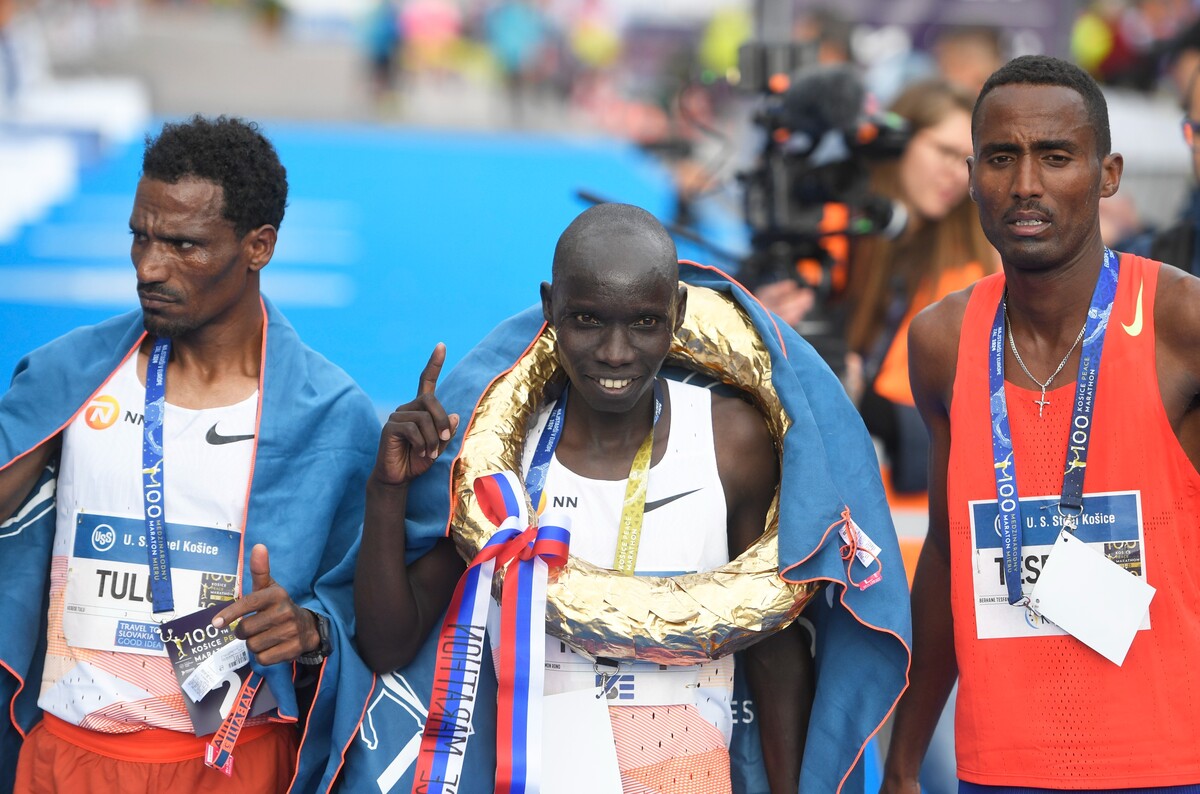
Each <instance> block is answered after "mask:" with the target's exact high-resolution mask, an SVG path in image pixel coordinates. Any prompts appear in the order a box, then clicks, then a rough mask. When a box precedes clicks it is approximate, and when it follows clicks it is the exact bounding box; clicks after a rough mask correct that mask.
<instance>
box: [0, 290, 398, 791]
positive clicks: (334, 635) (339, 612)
mask: <svg viewBox="0 0 1200 794" xmlns="http://www.w3.org/2000/svg"><path fill="white" fill-rule="evenodd" d="M263 311H264V314H265V321H266V324H265V330H264V333H265V335H266V351H265V355H264V360H263V363H262V366H263V375H262V384H263V393H262V411H261V416H260V417H259V427H258V438H257V439H256V442H255V443H256V444H257V449H256V452H255V458H254V470H253V477H252V481H251V486H250V501H249V507H248V511H247V519H246V528H245V535H244V542H243V552H244V561H243V562H244V565H243V570H244V571H246V579H245V583H244V586H245V587H246V589H247V592H248V590H249V586H250V582H249V570H250V550H251V548H253V546H254V544H256V543H263V544H266V546H267V549H268V551H269V552H270V555H271V575H272V576H273V577H274V578H275V580H276V581H278V582H279V583H280V584H281V585H282V586H283V587H284V588H285V589H286V590H287V592H288V593H289V594H290V595H291V597H292V599H293V600H294V601H295V602H296V603H297V604H299V605H300V606H302V607H305V608H308V609H311V610H313V611H314V612H319V613H321V614H324V615H326V616H327V617H329V619H330V624H331V631H330V634H331V636H330V641H331V642H332V644H333V648H334V651H333V654H332V655H331V656H330V657H329V658H328V659H326V661H325V663H324V665H323V669H322V670H321V676H320V681H319V683H318V685H317V686H318V688H317V692H316V694H315V697H314V702H313V705H312V709H311V711H310V713H309V717H308V722H307V728H306V730H305V733H304V738H303V742H302V745H301V748H300V756H299V762H298V769H297V773H296V777H295V780H294V781H293V783H292V787H291V788H292V790H293V791H298V792H311V791H325V790H327V789H328V788H329V787H330V785H331V783H332V780H333V777H334V775H336V773H337V770H338V768H339V767H340V765H341V760H342V754H343V752H344V749H345V746H346V744H347V743H348V742H349V741H350V738H351V736H352V735H353V733H354V730H355V727H356V726H357V724H358V722H359V719H360V718H361V715H362V711H363V705H364V703H365V701H366V698H367V695H368V693H369V692H370V688H371V684H372V676H371V673H370V671H369V670H367V668H366V667H365V666H364V665H363V663H362V661H361V660H360V659H359V658H358V656H357V654H356V653H355V650H354V645H353V642H352V638H351V633H350V632H351V629H350V627H351V626H353V609H354V607H353V593H352V589H353V575H354V563H355V558H356V555H357V550H358V540H359V530H360V527H361V524H362V513H363V504H364V501H365V485H366V478H367V475H368V474H369V473H370V471H371V467H372V466H373V465H374V459H375V450H376V448H377V446H378V443H379V431H380V425H379V421H378V418H377V416H376V414H375V410H374V408H373V407H372V404H371V401H370V400H369V399H368V398H367V396H366V394H364V393H363V392H362V391H361V390H360V389H359V388H358V386H357V385H355V383H354V382H353V381H352V380H351V379H350V377H349V376H348V375H346V374H345V373H344V372H343V371H342V370H340V369H338V368H337V367H335V366H334V365H332V364H330V363H329V362H328V361H327V360H325V359H324V358H323V357H321V356H320V355H318V354H317V353H315V352H313V351H312V350H310V349H309V348H308V347H306V346H305V345H304V344H303V343H302V342H301V341H300V338H299V337H298V336H297V334H296V332H295V330H294V329H293V328H292V327H291V325H289V324H288V322H287V320H285V319H284V317H283V315H282V314H280V313H279V312H278V310H276V309H275V308H274V306H272V304H271V303H269V302H267V301H266V300H264V301H263ZM142 335H143V328H142V313H141V311H140V310H138V311H134V312H130V313H128V314H124V315H121V316H119V317H115V318H112V319H110V320H107V321H105V322H103V323H101V324H99V325H95V326H89V327H85V328H79V329H76V330H74V331H72V332H70V333H68V334H66V335H65V336H62V337H60V338H59V339H57V340H55V341H53V342H50V343H49V344H47V345H45V346H43V347H41V348H39V349H37V350H35V351H34V352H32V353H30V354H29V355H28V356H26V357H25V358H24V359H22V360H21V362H20V363H19V364H18V365H17V369H16V372H15V374H14V375H13V380H12V384H11V387H10V388H9V390H8V392H6V393H5V394H4V395H3V397H0V468H3V467H5V466H8V465H9V464H10V463H11V462H12V461H13V460H14V459H15V458H18V457H20V456H21V455H23V454H24V453H25V452H28V451H29V450H31V449H33V448H35V447H37V446H38V445H39V444H41V443H42V442H43V441H44V440H46V439H47V438H49V437H51V436H53V435H54V434H56V433H57V432H59V431H60V430H61V429H62V428H63V427H64V426H65V425H66V424H67V423H69V422H70V421H71V420H72V419H73V418H74V416H75V415H76V413H77V412H78V411H79V410H80V409H81V408H83V407H84V406H86V405H87V404H88V402H89V400H90V399H91V397H92V396H93V395H94V393H95V392H96V391H97V390H98V389H99V388H100V387H101V386H102V385H103V384H104V383H105V382H106V381H107V380H108V378H109V376H110V375H111V374H112V373H113V372H114V371H115V370H116V369H117V368H118V367H119V366H120V364H121V362H122V361H124V360H125V358H126V356H127V354H129V353H130V352H131V351H132V350H133V349H134V347H135V346H136V345H137V344H138V343H139V341H140V340H141V338H142ZM168 464H169V461H168ZM130 465H136V466H139V467H140V465H141V461H140V460H138V461H131V462H130ZM6 518H7V517H6ZM54 529H55V510H54V482H53V471H52V470H51V469H47V471H46V472H45V473H44V474H43V475H42V478H41V480H40V481H39V483H38V484H37V486H35V487H34V489H33V492H32V494H31V496H30V497H29V498H28V499H27V501H26V503H25V504H24V505H23V506H22V507H21V508H20V509H19V510H18V512H17V513H16V514H15V516H14V518H13V519H12V520H9V521H7V522H6V523H2V524H0V559H2V560H4V569H5V575H4V577H3V578H2V579H0V626H2V627H3V628H2V629H0V663H2V664H3V668H2V669H0V703H3V704H4V708H5V711H8V710H9V704H11V714H12V717H13V719H12V720H9V719H7V718H4V719H0V770H3V771H2V773H0V791H9V790H11V788H12V784H13V779H12V778H13V775H14V774H15V769H16V757H17V753H18V752H19V750H20V743H21V738H22V735H23V734H24V733H27V732H28V731H29V729H30V728H32V727H33V726H34V724H36V723H37V722H38V721H39V720H40V719H41V710H40V709H38V707H37V698H38V689H39V686H40V682H41V674H42V663H43V661H44V657H45V651H46V609H47V603H48V602H47V588H48V586H49V574H50V556H51V544H52V542H53V540H54ZM256 666H257V665H256ZM258 669H259V671H260V672H262V673H263V674H264V675H265V676H266V679H267V682H268V684H269V685H270V687H271V691H272V692H273V693H274V695H275V697H276V699H277V700H278V701H279V709H278V713H279V715H280V716H281V717H283V718H284V719H288V720H295V719H297V718H298V709H297V703H296V694H295V690H294V687H293V683H292V680H293V678H292V676H293V665H290V664H275V665H271V666H269V667H265V668H264V667H259V668H258ZM6 717H7V715H6ZM236 756H237V751H236V749H235V751H234V757H235V758H236ZM213 774H214V775H220V773H219V772H216V771H214V772H213Z"/></svg>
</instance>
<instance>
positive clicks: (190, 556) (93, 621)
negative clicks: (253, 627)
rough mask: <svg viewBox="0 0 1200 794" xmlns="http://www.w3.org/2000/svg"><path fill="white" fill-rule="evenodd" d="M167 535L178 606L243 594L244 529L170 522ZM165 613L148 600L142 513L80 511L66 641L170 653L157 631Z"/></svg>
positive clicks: (181, 609) (184, 609) (190, 608)
mask: <svg viewBox="0 0 1200 794" xmlns="http://www.w3.org/2000/svg"><path fill="white" fill-rule="evenodd" d="M166 535H167V549H168V552H169V555H170V563H171V583H172V591H173V593H174V595H175V609H176V611H177V613H179V614H187V613H190V612H195V611H196V610H198V609H203V608H205V607H208V606H212V605H213V604H217V603H221V602H225V601H230V600H232V599H233V598H234V597H235V596H236V595H237V570H238V557H239V553H240V549H241V534H240V533H239V532H237V531H234V530H227V529H218V528H215V527H200V526H191V525H187V524H172V523H168V524H167V526H166ZM166 617H168V618H169V617H172V615H170V614H169V613H168V614H167V616H166ZM162 619H163V618H162V616H159V617H158V618H157V620H156V619H155V616H154V608H153V605H152V603H151V600H150V565H149V562H148V559H147V553H146V536H145V525H144V523H143V522H142V520H141V519H140V518H126V517H118V516H103V515H98V514H94V513H83V512H80V513H78V514H77V515H76V520H75V537H74V539H73V541H72V544H71V556H70V560H69V563H68V567H67V586H66V593H65V603H64V608H63V633H64V634H65V635H66V637H67V644H68V645H71V646H73V647H76V648H91V649H94V650H100V651H120V652H124V653H140V654H147V655H153V656H166V655H167V651H166V649H165V648H164V647H163V644H162V640H161V639H160V637H159V633H158V624H159V623H160V622H161V621H162Z"/></svg>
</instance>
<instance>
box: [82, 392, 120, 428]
mask: <svg viewBox="0 0 1200 794" xmlns="http://www.w3.org/2000/svg"><path fill="white" fill-rule="evenodd" d="M120 416H121V404H120V403H118V402H117V398H116V397H112V396H110V395H107V394H101V395H100V396H99V397H97V398H96V399H94V400H92V401H91V402H90V403H88V404H87V408H84V409H83V421H85V422H87V426H88V427H90V428H91V429H93V430H104V429H106V428H109V427H112V426H113V423H115V422H116V421H117V419H118V418H119V417H120Z"/></svg>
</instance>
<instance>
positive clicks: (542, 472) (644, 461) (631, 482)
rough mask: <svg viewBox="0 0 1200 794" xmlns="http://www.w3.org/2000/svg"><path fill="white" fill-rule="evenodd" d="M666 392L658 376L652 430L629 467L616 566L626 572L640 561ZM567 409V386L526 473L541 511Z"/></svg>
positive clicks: (534, 498) (536, 503)
mask: <svg viewBox="0 0 1200 794" xmlns="http://www.w3.org/2000/svg"><path fill="white" fill-rule="evenodd" d="M662 409H663V395H662V385H661V384H660V383H659V381H658V378H655V379H654V421H653V422H652V423H651V425H650V432H649V433H648V434H647V435H646V438H645V440H643V441H642V444H641V446H640V447H638V451H637V454H635V455H634V456H633V464H632V465H631V466H630V469H629V479H628V481H627V482H626V485H625V501H624V503H623V504H622V507H621V524H620V527H619V532H618V536H617V553H616V559H615V561H614V563H613V567H614V568H615V569H617V570H619V571H621V572H622V573H624V574H627V575H630V576H632V575H633V572H634V566H635V565H636V564H637V551H638V545H639V543H640V540H641V534H642V515H643V513H644V512H645V508H646V488H647V483H648V482H649V478H650V460H651V458H652V457H653V453H654V427H655V426H656V425H657V424H658V420H659V417H661V416H662ZM566 412H567V390H566V389H563V393H562V395H561V396H560V397H559V398H558V400H557V401H556V402H555V403H554V407H553V408H552V409H551V410H550V416H549V418H548V419H547V420H546V426H545V427H543V428H542V432H541V434H540V435H539V436H538V442H537V447H536V448H535V449H534V452H533V460H531V461H530V464H529V473H528V474H527V475H526V477H525V484H526V485H525V487H526V489H527V490H528V491H529V500H530V502H532V503H533V507H534V510H538V511H540V509H541V500H542V491H543V490H545V487H546V475H547V473H548V472H549V470H550V461H551V459H552V458H553V457H554V450H555V448H557V447H558V442H559V440H560V439H561V438H562V431H563V422H564V420H565V418H566Z"/></svg>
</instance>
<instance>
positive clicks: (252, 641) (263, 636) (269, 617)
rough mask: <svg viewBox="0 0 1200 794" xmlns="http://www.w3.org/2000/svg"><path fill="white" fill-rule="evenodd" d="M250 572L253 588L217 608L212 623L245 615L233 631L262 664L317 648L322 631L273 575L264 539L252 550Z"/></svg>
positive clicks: (291, 659) (223, 623) (283, 659)
mask: <svg viewBox="0 0 1200 794" xmlns="http://www.w3.org/2000/svg"><path fill="white" fill-rule="evenodd" d="M250 576H251V589H252V592H251V593H250V594H249V595H247V596H244V597H242V598H239V599H238V600H237V601H234V602H233V603H232V604H230V605H229V606H227V607H225V609H223V610H221V611H220V612H218V613H217V616H216V617H214V618H213V621H212V623H213V625H214V626H216V627H217V628H220V627H221V626H224V625H226V624H228V623H232V622H233V621H234V620H237V619H238V618H242V620H241V622H240V623H238V625H237V626H236V627H235V628H234V630H233V633H234V634H235V635H236V636H237V637H238V638H239V639H243V640H245V641H246V647H248V648H249V649H250V651H251V652H253V653H254V655H255V657H256V658H257V659H258V662H259V664H264V665H266V664H277V663H278V662H290V661H293V660H295V659H296V657H298V656H300V655H301V654H303V653H311V652H312V651H314V650H316V649H317V648H318V647H319V646H320V644H321V635H320V634H319V633H318V631H317V625H316V621H315V620H314V619H313V616H312V613H311V612H309V611H308V610H307V609H304V608H302V607H299V606H297V605H296V603H295V602H294V601H292V597H291V596H289V595H288V593H287V591H286V590H284V589H283V587H282V586H281V585H280V584H279V583H278V582H276V581H275V580H274V579H272V578H271V561H270V558H269V557H268V555H267V547H266V546H264V545H263V544H261V543H259V544H258V545H256V546H255V547H254V548H253V549H251V550H250ZM250 613H254V614H250ZM246 615H248V616H249V617H243V616H246Z"/></svg>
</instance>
